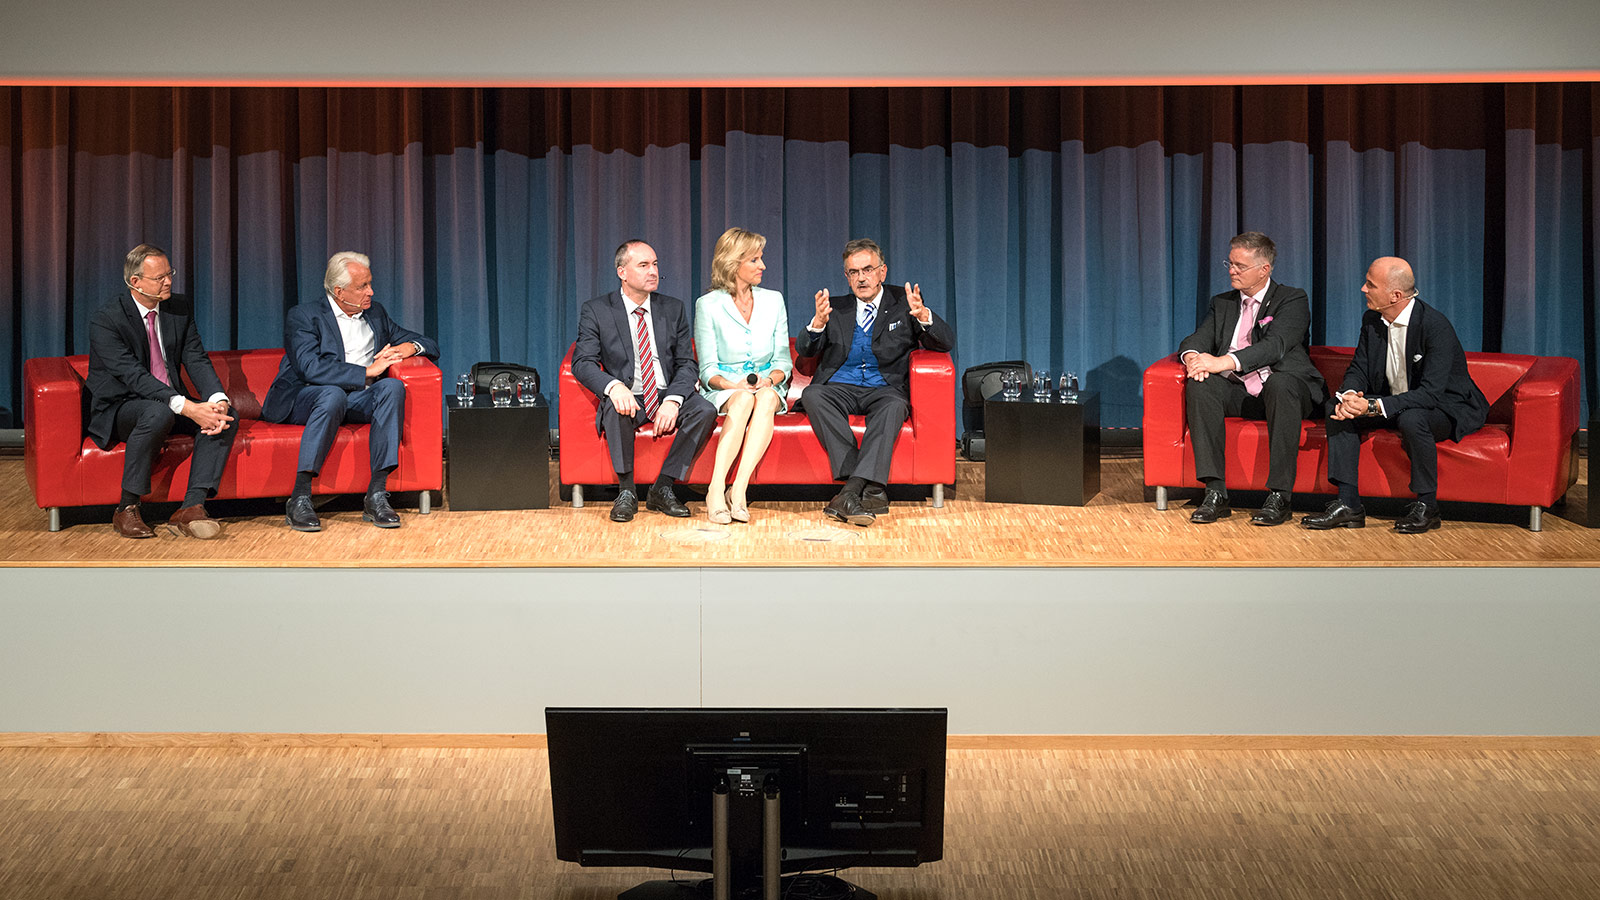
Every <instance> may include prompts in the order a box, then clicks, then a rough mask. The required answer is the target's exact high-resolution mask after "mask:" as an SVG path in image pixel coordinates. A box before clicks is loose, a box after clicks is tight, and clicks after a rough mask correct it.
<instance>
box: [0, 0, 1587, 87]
mask: <svg viewBox="0 0 1600 900" xmlns="http://www.w3.org/2000/svg"><path fill="white" fill-rule="evenodd" d="M1597 36H1600V3H1596V2H1594V0H1519V2H1515V3H1508V2H1504V0H1410V2H1403V3H1399V4H1393V3H1387V2H1380V0H1351V2H1342V3H1328V2H1308V0H1288V2H1279V3H1263V4H1240V3H1227V2H1221V0H1065V2H1049V0H1036V2H1026V0H913V2H902V3H850V2H843V0H789V2H781V3H775V2H763V0H738V2H735V0H654V2H642V0H588V2H582V3H579V2H574V0H468V2H465V3H448V2H446V3H441V2H437V0H278V2H260V0H146V2H144V3H141V4H122V3H113V2H111V0H21V4H20V6H19V5H18V4H11V5H9V6H8V11H7V16H6V21H5V26H4V27H3V28H0V83H33V84H65V83H104V82H125V81H135V82H148V83H157V84H162V83H189V82H202V83H238V84H246V83H270V82H294V83H312V84H335V83H340V82H346V83H349V82H357V83H374V82H376V83H402V84H406V83H409V84H416V83H422V84H450V83H457V84H501V85H524V84H528V85H578V84H599V85H604V84H641V83H684V84H734V85H738V84H744V85H750V84H761V83H781V84H823V83H842V84H855V85H877V84H889V83H922V84H982V83H996V84H1070V83H1093V82H1096V81H1107V80H1109V81H1120V82H1127V81H1146V82H1154V83H1166V84H1172V83H1184V82H1195V81H1200V82H1204V81H1208V80H1210V81H1221V82H1225V83H1233V82H1236V81H1239V80H1246V79H1250V78H1263V79H1267V80H1279V81H1284V80H1287V81H1309V82H1328V81H1342V80H1354V81H1362V80H1369V81H1370V80H1380V81H1387V80H1414V79H1427V78H1440V77H1442V78H1446V79H1452V78H1453V79H1456V80H1459V79H1460V78H1462V77H1466V76H1470V75H1472V74H1473V73H1477V74H1479V75H1481V76H1482V77H1483V78H1484V79H1486V80H1493V81H1501V80H1516V79H1518V78H1532V79H1535V80H1546V79H1551V78H1554V79H1556V80H1567V79H1579V80H1590V79H1592V78H1594V77H1596V72H1600V51H1597V50H1596V47H1597V46H1600V42H1597V40H1596V38H1597Z"/></svg>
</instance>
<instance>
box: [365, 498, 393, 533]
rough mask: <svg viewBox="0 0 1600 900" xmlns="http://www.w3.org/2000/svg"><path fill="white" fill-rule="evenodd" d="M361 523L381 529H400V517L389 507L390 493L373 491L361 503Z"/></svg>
mask: <svg viewBox="0 0 1600 900" xmlns="http://www.w3.org/2000/svg"><path fill="white" fill-rule="evenodd" d="M361 521H363V522H371V523H372V524H374V525H376V526H378V527H379V528H399V527H400V516H399V515H398V514H397V513H396V512H395V511H394V507H392V506H390V505H389V492H388V491H373V492H372V493H370V494H368V495H367V498H366V499H365V500H363V501H361Z"/></svg>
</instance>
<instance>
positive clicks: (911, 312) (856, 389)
mask: <svg viewBox="0 0 1600 900" xmlns="http://www.w3.org/2000/svg"><path fill="white" fill-rule="evenodd" d="M844 274H845V277H846V278H847V279H849V281H850V294H849V295H841V296H839V297H834V296H832V295H830V294H829V293H828V290H827V289H826V288H824V289H823V290H820V291H817V293H816V298H815V299H816V314H815V315H813V316H812V318H811V321H810V323H808V324H807V325H806V327H805V328H803V329H801V330H800V335H799V337H798V339H797V340H796V341H795V355H796V356H800V357H813V356H819V355H820V356H821V359H820V360H819V362H818V363H817V371H816V375H814V376H813V377H812V379H811V384H810V385H808V386H807V387H806V389H805V391H804V393H803V396H802V398H801V400H800V403H801V404H802V405H804V406H805V409H806V414H807V417H808V418H809V420H810V422H811V430H812V431H814V432H816V435H817V440H818V441H819V442H821V444H822V448H823V449H824V450H826V451H827V453H828V462H829V464H830V465H832V467H833V477H834V479H835V480H839V481H843V482H844V483H845V484H844V487H843V489H841V490H840V491H839V493H838V495H837V496H835V497H834V498H833V499H832V500H830V501H829V502H828V505H827V506H826V507H825V508H824V509H823V513H825V514H826V515H828V516H829V517H830V518H834V519H838V520H839V521H841V522H849V523H850V524H852V525H860V526H863V527H865V526H868V525H871V524H872V523H873V521H874V520H875V519H876V518H877V517H878V516H881V515H884V514H885V513H887V512H888V511H889V495H888V491H887V490H886V486H887V484H888V481H889V460H890V457H892V456H893V455H894V444H895V441H896V440H897V439H898V438H899V437H900V427H901V426H902V425H904V424H905V421H906V417H907V416H908V415H910V413H911V387H910V379H911V351H912V350H915V349H916V348H918V347H922V348H925V349H928V350H938V351H943V352H949V350H950V348H951V347H953V346H955V332H954V331H952V330H951V328H950V326H949V325H947V324H945V321H944V320H943V319H941V318H939V316H938V315H937V314H935V313H934V311H933V310H931V309H929V308H928V307H927V306H926V305H925V304H924V303H923V302H922V288H921V286H920V285H914V284H911V283H909V282H908V283H907V284H906V285H905V287H903V288H901V287H895V286H894V285H892V284H890V285H886V284H884V283H883V282H884V279H886V278H888V277H889V267H888V265H887V264H886V262H885V260H884V257H883V250H882V248H880V247H879V246H878V245H877V244H876V243H873V242H872V241H870V240H867V239H865V238H863V239H858V240H854V241H851V242H849V243H848V244H845V245H844ZM852 415H861V416H865V417H866V421H867V428H866V433H865V434H864V435H862V438H861V444H860V446H857V445H856V437H855V433H854V432H852V431H851V430H850V416H852Z"/></svg>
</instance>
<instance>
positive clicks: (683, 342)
mask: <svg viewBox="0 0 1600 900" xmlns="http://www.w3.org/2000/svg"><path fill="white" fill-rule="evenodd" d="M614 262H615V263H616V264H617V278H618V279H620V280H621V284H620V286H619V287H618V289H617V290H615V291H611V292H609V293H606V294H602V295H600V296H598V297H595V298H594V299H592V300H589V301H587V302H585V303H584V304H583V308H582V309H581V310H579V312H578V343H577V346H576V347H575V348H574V349H573V351H572V375H573V377H575V378H577V379H578V382H579V383H580V384H582V385H583V386H584V387H586V388H588V389H589V390H591V391H593V392H594V394H595V396H596V397H599V398H600V408H599V410H598V411H597V412H596V414H595V428H596V430H598V431H599V432H600V433H601V434H603V435H605V438H606V447H607V449H609V450H610V452H611V468H612V471H614V472H616V473H617V486H618V488H619V489H618V491H617V499H616V502H615V503H613V504H611V521H613V522H627V521H631V520H632V519H633V516H634V514H635V513H637V512H638V511H639V488H638V485H637V484H636V483H635V481H634V478H633V435H634V431H635V430H636V429H637V428H638V427H639V426H641V425H644V424H646V423H652V424H654V426H655V430H654V435H655V436H656V437H657V438H663V437H667V436H668V435H671V436H672V446H671V447H670V448H669V449H668V450H667V458H666V459H665V460H664V461H663V462H662V464H661V474H659V475H658V476H656V480H655V484H653V485H651V486H650V491H649V493H648V494H647V495H646V496H645V508H646V509H650V510H654V511H656V512H661V513H666V514H667V515H669V516H676V517H679V518H682V517H685V516H687V515H689V508H688V507H687V506H684V505H683V501H681V500H679V499H678V497H677V495H676V494H674V493H673V490H672V485H673V483H674V482H676V481H678V480H680V479H682V478H683V477H684V476H686V475H688V474H689V466H690V465H691V464H693V462H694V457H695V454H696V453H699V452H700V448H701V447H702V446H704V445H705V442H706V438H707V437H709V436H710V435H711V429H712V428H714V427H715V426H716V424H717V411H716V410H715V409H713V408H712V406H711V403H710V401H708V400H706V398H705V397H702V396H701V395H700V392H699V391H697V390H695V387H694V385H695V380H696V379H697V378H698V377H699V367H698V366H697V365H696V364H695V360H694V329H693V328H692V327H691V326H690V322H689V313H688V310H687V309H685V308H684V305H683V301H682V300H679V299H678V298H676V297H668V296H667V295H666V294H658V293H656V287H657V286H658V285H659V284H660V283H661V271H660V267H659V266H658V265H657V262H656V251H655V250H653V249H652V248H651V247H650V245H649V244H646V243H645V242H644V241H639V240H631V241H625V242H623V244H622V246H620V247H618V248H617V252H616V256H615V257H614ZM674 432H676V433H675V434H674Z"/></svg>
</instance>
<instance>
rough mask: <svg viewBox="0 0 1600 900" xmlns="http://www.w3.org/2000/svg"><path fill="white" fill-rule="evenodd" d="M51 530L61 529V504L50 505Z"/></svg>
mask: <svg viewBox="0 0 1600 900" xmlns="http://www.w3.org/2000/svg"><path fill="white" fill-rule="evenodd" d="M50 530H51V531H60V530H61V507H59V506H52V507H50Z"/></svg>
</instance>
